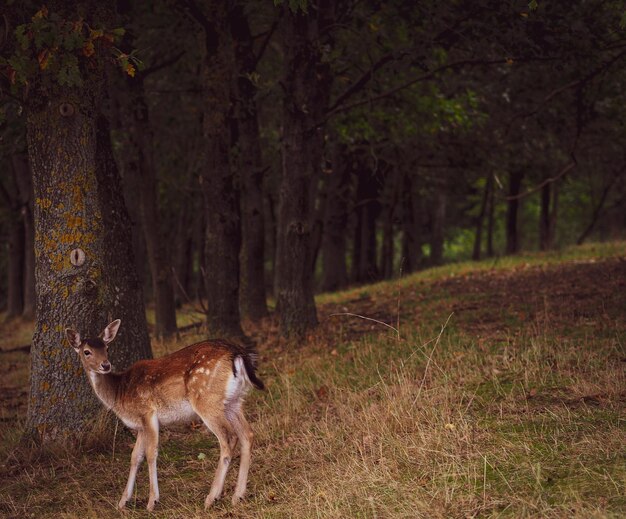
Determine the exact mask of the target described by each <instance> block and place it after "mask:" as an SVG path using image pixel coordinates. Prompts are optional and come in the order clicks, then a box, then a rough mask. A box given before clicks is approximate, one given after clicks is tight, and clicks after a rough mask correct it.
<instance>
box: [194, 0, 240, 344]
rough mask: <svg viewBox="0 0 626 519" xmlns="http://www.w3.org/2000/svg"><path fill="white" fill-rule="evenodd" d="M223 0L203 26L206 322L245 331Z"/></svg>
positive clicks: (231, 332)
mask: <svg viewBox="0 0 626 519" xmlns="http://www.w3.org/2000/svg"><path fill="white" fill-rule="evenodd" d="M225 4H226V3H225V2H211V5H210V11H211V12H210V21H207V23H208V25H207V27H206V28H205V37H206V56H205V57H204V61H203V85H204V92H203V96H204V119H203V124H204V142H205V150H206V157H207V163H206V166H205V167H206V169H205V171H204V173H203V176H202V191H203V194H204V211H205V215H206V234H205V258H204V260H205V286H206V291H207V325H208V328H209V330H210V333H211V334H214V335H226V336H231V337H241V336H243V331H242V330H241V326H240V318H239V315H240V314H239V252H240V247H241V222H240V208H239V191H238V190H237V188H236V187H235V186H236V183H235V179H234V175H233V170H232V165H231V163H230V146H231V131H232V129H233V114H232V112H231V105H232V101H231V88H232V86H231V85H232V82H233V81H234V79H233V76H232V63H233V61H234V57H233V56H232V55H231V50H232V45H231V39H230V37H229V34H228V33H227V32H226V31H227V30H228V27H229V23H228V22H229V20H228V18H227V12H226V9H227V6H226V5H225Z"/></svg>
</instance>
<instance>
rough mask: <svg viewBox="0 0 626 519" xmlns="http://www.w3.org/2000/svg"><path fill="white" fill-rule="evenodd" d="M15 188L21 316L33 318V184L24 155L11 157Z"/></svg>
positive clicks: (35, 303) (34, 302) (34, 297)
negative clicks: (21, 228)
mask: <svg viewBox="0 0 626 519" xmlns="http://www.w3.org/2000/svg"><path fill="white" fill-rule="evenodd" d="M13 167H14V168H15V172H16V181H17V187H18V190H19V193H20V199H21V200H22V210H21V213H22V219H23V221H24V308H23V311H22V315H23V316H24V317H26V318H27V319H33V318H34V317H35V308H36V305H37V296H36V294H35V224H34V221H33V182H32V173H31V171H30V167H29V165H28V156H27V154H26V153H24V154H22V155H19V156H15V155H14V156H13Z"/></svg>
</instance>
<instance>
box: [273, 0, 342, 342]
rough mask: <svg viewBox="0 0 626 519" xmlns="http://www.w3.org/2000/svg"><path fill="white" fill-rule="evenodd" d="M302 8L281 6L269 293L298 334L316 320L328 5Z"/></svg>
mask: <svg viewBox="0 0 626 519" xmlns="http://www.w3.org/2000/svg"><path fill="white" fill-rule="evenodd" d="M315 7H316V9H313V6H311V8H310V9H309V12H308V13H307V14H305V13H302V12H300V11H298V12H293V11H292V10H291V9H290V8H289V7H284V8H283V13H282V31H283V51H284V55H285V58H284V74H283V87H284V89H285V91H286V92H287V95H285V96H284V99H283V113H282V123H283V124H282V129H283V133H282V179H281V183H280V195H279V196H280V199H279V209H278V226H277V227H278V228H277V247H276V266H275V275H276V278H275V293H276V299H277V310H278V313H279V322H280V330H281V333H282V334H283V335H285V336H297V337H300V336H302V335H304V334H305V333H306V331H307V330H309V329H311V328H312V327H314V326H315V325H316V324H317V313H316V309H315V301H314V299H313V273H312V271H311V268H310V265H311V237H312V231H313V229H312V226H313V215H314V214H313V213H314V209H315V195H316V193H315V189H316V187H317V179H318V177H319V173H320V169H321V160H322V157H323V152H322V150H323V134H322V129H321V128H318V127H317V125H318V124H319V121H321V120H322V116H323V115H324V114H325V111H326V109H327V107H328V100H329V95H330V86H331V75H330V69H329V65H328V63H325V62H323V60H322V48H323V47H324V43H325V42H324V40H323V38H324V37H325V36H324V35H328V31H326V28H327V27H329V25H330V20H331V19H332V15H331V12H330V11H331V10H332V7H331V6H329V5H328V4H327V3H326V2H322V1H320V2H318V3H317V5H316V6H315Z"/></svg>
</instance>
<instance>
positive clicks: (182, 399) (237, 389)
mask: <svg viewBox="0 0 626 519" xmlns="http://www.w3.org/2000/svg"><path fill="white" fill-rule="evenodd" d="M119 326H120V321H119V320H116V321H113V322H112V323H111V324H109V325H108V326H107V327H106V328H105V330H104V331H103V332H102V334H101V336H100V337H99V338H97V339H86V340H83V339H81V337H80V334H79V333H78V332H76V331H74V330H69V329H68V330H66V334H67V337H68V340H69V341H70V343H71V344H72V346H74V349H75V350H76V352H77V353H78V355H79V357H80V359H81V362H82V364H83V367H84V368H85V371H86V372H87V375H88V376H89V380H90V382H91V385H92V386H93V388H94V391H95V392H96V394H97V396H98V398H100V400H101V401H102V403H103V404H104V405H105V406H106V407H107V408H109V409H111V410H112V411H113V412H114V413H115V414H116V415H117V416H118V417H119V418H120V420H122V421H123V422H124V423H125V424H126V425H127V426H128V427H129V428H131V429H134V430H136V431H137V441H136V443H135V447H134V449H133V453H132V456H131V469H130V473H129V477H128V483H127V485H126V489H125V490H124V493H123V495H122V498H121V499H120V502H119V505H118V506H119V508H120V509H122V508H124V506H125V504H126V501H127V500H128V499H130V497H131V495H132V491H133V488H134V483H135V476H136V473H137V469H138V467H139V465H140V463H141V461H142V460H143V457H144V455H145V456H146V458H147V461H148V469H149V475H150V498H149V501H148V510H152V509H153V508H154V505H155V503H156V502H157V501H158V499H159V488H158V482H157V471H156V457H157V450H158V437H159V426H160V425H168V424H172V423H181V422H187V421H189V420H192V419H201V420H202V421H203V422H204V424H205V425H206V426H207V428H208V429H209V430H210V431H211V432H213V433H214V434H215V436H216V437H217V439H218V441H219V443H220V461H219V463H218V467H217V471H216V474H215V478H214V481H213V484H212V485H211V491H210V492H209V495H208V496H207V498H206V500H205V506H206V507H208V506H211V504H213V502H214V501H215V500H216V499H218V498H219V497H220V495H221V492H222V489H223V485H224V478H225V476H226V471H227V470H228V466H229V464H230V460H231V455H232V450H233V449H234V447H235V445H236V443H237V441H239V442H240V443H241V459H240V467H239V476H238V479H237V486H236V488H235V494H234V496H233V503H236V502H238V501H239V500H240V499H242V498H243V496H244V494H245V488H246V483H247V475H248V469H249V466H250V451H251V447H252V430H251V429H250V426H249V425H248V423H247V421H246V419H245V417H244V415H243V410H242V406H243V399H244V397H245V394H246V392H247V390H248V389H249V387H250V386H251V385H255V386H256V387H259V388H262V387H263V383H262V382H261V381H260V380H259V379H258V378H257V377H256V374H255V372H254V364H253V362H252V359H251V354H250V353H249V352H248V351H247V350H245V349H243V348H241V347H239V346H236V345H233V344H230V343H227V342H225V341H219V340H216V341H205V342H200V343H197V344H192V345H191V346H187V347H186V348H183V349H181V350H179V351H176V352H174V353H172V354H170V355H167V356H165V357H162V358H160V359H153V360H141V361H138V362H136V363H135V364H133V365H132V366H131V367H130V368H129V369H127V370H126V371H123V372H121V373H113V372H112V371H111V366H110V364H109V362H108V345H109V343H110V342H112V341H113V339H114V338H115V335H116V334H117V330H118V328H119Z"/></svg>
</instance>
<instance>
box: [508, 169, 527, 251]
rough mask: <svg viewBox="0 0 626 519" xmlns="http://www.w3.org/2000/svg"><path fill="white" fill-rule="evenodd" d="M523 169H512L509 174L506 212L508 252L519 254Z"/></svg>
mask: <svg viewBox="0 0 626 519" xmlns="http://www.w3.org/2000/svg"><path fill="white" fill-rule="evenodd" d="M523 178H524V173H523V172H522V171H512V172H511V173H510V176H509V199H508V207H507V213H506V253H507V254H517V253H518V252H519V251H520V248H521V243H520V242H521V240H520V236H519V229H518V213H519V206H520V199H519V198H518V196H519V194H520V192H521V190H522V179H523Z"/></svg>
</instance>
